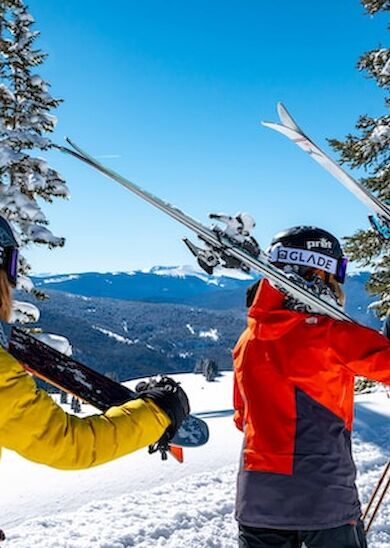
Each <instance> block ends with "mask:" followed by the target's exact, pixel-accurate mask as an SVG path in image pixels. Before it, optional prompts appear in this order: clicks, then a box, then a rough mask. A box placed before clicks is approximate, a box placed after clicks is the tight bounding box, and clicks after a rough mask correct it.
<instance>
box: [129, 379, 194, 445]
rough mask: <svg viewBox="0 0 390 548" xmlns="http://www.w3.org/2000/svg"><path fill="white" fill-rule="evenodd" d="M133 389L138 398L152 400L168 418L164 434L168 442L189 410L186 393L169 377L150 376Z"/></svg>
mask: <svg viewBox="0 0 390 548" xmlns="http://www.w3.org/2000/svg"><path fill="white" fill-rule="evenodd" d="M135 390H136V392H138V393H139V395H140V398H142V399H150V400H152V401H153V402H154V403H155V404H156V405H158V407H160V408H161V409H162V410H163V411H164V412H165V413H166V414H167V415H168V417H169V418H170V420H171V424H170V425H169V427H168V428H167V430H166V432H165V434H164V437H165V440H166V441H168V442H169V441H170V440H171V439H172V438H173V437H174V435H175V434H176V432H177V431H178V429H179V428H180V425H181V423H182V422H183V420H184V419H185V418H186V416H187V415H188V414H189V412H190V404H189V401H188V398H187V394H186V393H185V392H184V390H183V389H182V388H181V386H180V385H179V383H178V382H175V381H174V380H173V379H171V378H170V377H159V378H151V379H150V380H149V381H148V382H146V381H141V382H139V383H138V384H137V386H136V387H135Z"/></svg>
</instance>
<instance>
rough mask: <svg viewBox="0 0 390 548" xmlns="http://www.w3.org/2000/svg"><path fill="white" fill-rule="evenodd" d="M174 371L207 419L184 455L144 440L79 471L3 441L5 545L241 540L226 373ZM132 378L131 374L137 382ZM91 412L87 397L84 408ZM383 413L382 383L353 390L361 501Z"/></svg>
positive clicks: (215, 544)
mask: <svg viewBox="0 0 390 548" xmlns="http://www.w3.org/2000/svg"><path fill="white" fill-rule="evenodd" d="M174 377H175V379H176V380H179V381H181V382H182V384H183V387H184V389H185V390H187V392H188V393H189V395H190V401H191V407H192V411H193V412H197V413H200V415H201V416H202V417H203V418H204V419H205V420H207V422H208V424H209V427H210V441H209V443H208V444H207V446H205V447H201V448H197V449H192V450H191V449H189V450H186V451H185V462H184V464H179V463H177V462H176V461H175V460H174V459H172V458H170V459H169V460H168V461H166V462H162V461H161V460H160V458H159V457H158V456H157V455H148V454H147V452H146V450H142V451H138V452H137V453H134V454H132V455H129V456H127V457H123V458H122V459H119V460H117V461H115V462H113V463H110V464H106V465H103V466H100V467H96V468H93V469H90V470H85V471H81V472H69V471H68V472H64V471H57V470H52V469H50V468H48V467H45V466H41V465H37V464H34V463H30V462H28V461H26V460H24V459H22V458H21V457H19V456H18V455H16V454H15V453H12V452H10V451H7V450H4V451H3V459H2V462H1V463H0V484H1V486H2V489H1V497H0V516H1V526H2V528H3V529H4V530H5V533H6V535H7V538H8V540H7V541H6V542H5V543H4V544H3V546H4V548H8V547H10V548H25V547H26V545H27V544H28V545H29V546H36V547H38V548H54V547H56V548H61V547H63V548H65V547H66V548H87V547H91V546H94V547H96V548H125V547H130V546H133V547H137V548H150V547H152V546H153V547H154V546H156V547H160V546H164V547H168V548H182V547H183V546H188V547H191V548H207V547H209V548H233V547H236V546H237V526H236V523H235V520H234V496H235V481H236V472H237V466H238V460H239V454H240V445H241V440H242V435H241V433H240V432H238V431H237V430H236V429H235V428H234V426H233V421H232V416H231V415H232V411H231V398H232V373H231V372H224V373H222V375H221V376H220V377H218V378H217V379H216V381H215V382H212V383H208V382H207V381H206V380H205V379H204V377H203V376H202V375H193V374H181V375H175V376H174ZM136 382H137V381H136V380H135V381H132V382H130V383H127V384H128V385H129V386H130V387H131V388H134V385H135V384H136ZM65 407H66V409H67V410H69V406H68V405H65ZM90 412H92V408H91V407H89V406H84V405H83V413H90ZM389 419H390V400H389V399H388V398H387V396H386V394H385V393H384V392H377V393H375V394H365V395H361V396H358V397H357V398H356V420H355V433H354V436H353V450H354V456H355V460H356V463H357V467H358V487H359V491H360V495H361V498H362V501H363V503H364V504H365V503H366V502H367V500H368V498H369V495H370V493H371V491H372V489H373V487H374V485H375V484H376V482H377V481H378V478H379V476H380V474H381V472H382V470H383V466H384V465H385V464H386V462H387V460H388V458H389V455H390V423H389ZM389 498H390V497H389ZM26 539H28V542H27V543H26ZM369 543H370V548H388V547H389V546H390V500H386V501H385V502H384V505H383V507H382V508H381V510H380V513H379V514H378V517H377V518H376V521H375V523H374V525H373V527H372V532H371V534H370V537H369Z"/></svg>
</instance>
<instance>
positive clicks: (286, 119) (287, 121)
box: [276, 101, 301, 133]
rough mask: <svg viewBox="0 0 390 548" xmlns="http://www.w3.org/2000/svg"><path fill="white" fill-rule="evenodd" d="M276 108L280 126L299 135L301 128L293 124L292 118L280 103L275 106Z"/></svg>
mask: <svg viewBox="0 0 390 548" xmlns="http://www.w3.org/2000/svg"><path fill="white" fill-rule="evenodd" d="M276 108H277V111H278V115H279V118H280V121H281V122H282V124H283V125H284V126H286V127H288V128H290V129H294V130H295V131H299V132H300V133H301V128H300V127H299V126H298V124H297V123H296V122H295V120H294V118H293V117H292V116H291V114H290V113H289V111H288V110H287V108H286V107H285V106H284V104H283V103H282V102H281V101H280V102H279V103H278V104H277V107H276Z"/></svg>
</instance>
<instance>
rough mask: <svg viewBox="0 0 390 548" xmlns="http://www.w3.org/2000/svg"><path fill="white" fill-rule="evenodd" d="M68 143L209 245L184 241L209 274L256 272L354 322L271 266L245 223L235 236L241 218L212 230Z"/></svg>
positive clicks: (322, 309)
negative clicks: (230, 270)
mask: <svg viewBox="0 0 390 548" xmlns="http://www.w3.org/2000/svg"><path fill="white" fill-rule="evenodd" d="M66 141H67V143H68V144H69V145H70V146H71V147H72V148H69V147H66V146H61V145H54V147H55V148H56V149H58V150H60V151H61V152H63V153H65V154H69V155H71V156H73V157H74V158H77V159H78V160H80V161H81V162H84V163H85V164H88V165H89V166H91V167H92V168H94V169H95V170H97V171H99V172H100V173H102V174H103V175H105V176H106V177H108V178H110V179H113V180H114V181H116V182H117V183H119V184H120V185H122V186H123V187H125V188H126V189H127V190H129V191H131V192H133V193H134V194H136V195H137V196H139V197H140V198H142V199H143V200H145V201H147V202H149V203H150V204H151V205H153V206H154V207H156V208H158V209H160V210H161V211H163V212H164V213H166V214H167V215H169V216H170V217H172V218H173V219H175V220H176V221H178V222H179V223H181V224H183V225H184V226H186V227H187V228H189V229H190V230H192V231H193V232H195V234H196V235H197V236H198V237H199V238H200V240H201V241H202V242H203V244H206V248H205V249H202V248H200V247H198V246H196V245H195V244H193V243H191V242H189V240H187V239H185V240H184V241H185V243H186V245H187V247H188V248H189V249H190V251H191V252H192V253H193V255H195V257H196V258H197V260H198V263H199V265H200V266H201V267H202V268H203V269H204V270H206V272H208V273H209V274H210V273H211V272H212V270H213V268H214V267H216V266H218V265H220V266H223V267H225V268H239V269H241V270H244V271H246V272H248V271H249V270H254V271H256V272H259V273H260V274H262V275H264V276H265V277H267V278H268V279H270V280H272V281H273V282H274V283H275V284H276V285H277V286H278V287H279V288H281V289H282V290H283V291H285V292H287V293H288V294H289V295H291V296H292V297H293V298H295V299H297V300H299V301H300V302H302V303H303V304H305V305H307V306H308V307H310V308H311V309H312V310H313V311H314V312H316V313H320V314H327V315H328V316H330V317H332V318H334V319H337V320H345V321H352V320H351V318H350V317H349V316H348V314H346V313H345V312H343V311H342V310H341V309H339V308H337V307H336V306H333V304H331V303H330V302H327V301H325V300H322V299H321V298H320V297H319V296H317V295H316V294H314V293H311V292H310V291H309V290H308V289H307V288H305V287H304V286H301V285H298V284H297V283H295V282H294V281H293V280H291V279H290V278H288V277H287V276H286V275H285V274H284V273H283V272H282V271H281V270H279V269H277V268H276V267H275V266H274V265H273V264H272V263H270V262H269V261H268V259H267V257H266V255H265V253H264V252H263V251H262V250H261V249H260V247H259V246H258V244H257V242H256V240H255V239H254V238H253V237H252V236H250V235H249V234H248V235H247V236H246V235H245V233H247V232H248V230H244V228H247V227H246V225H245V222H244V221H242V219H241V224H242V227H243V230H242V231H241V232H240V233H239V234H238V235H237V237H235V235H234V234H233V232H232V227H233V226H234V227H236V226H240V219H239V217H240V216H236V217H235V218H232V217H230V216H228V215H223V214H212V215H210V217H211V218H214V219H216V220H217V221H218V220H221V221H222V222H224V223H225V224H226V228H225V229H223V228H220V227H218V226H213V227H212V228H208V227H206V226H205V225H203V224H202V223H200V222H198V221H196V220H195V219H194V218H192V217H190V216H189V215H187V214H186V213H184V212H183V211H181V210H180V209H178V208H177V207H175V206H173V205H171V204H169V203H168V202H165V201H164V200H162V199H161V198H158V197H156V196H153V194H151V193H150V192H148V191H146V190H144V189H142V188H141V187H139V186H138V185H136V184H135V183H133V182H131V181H130V180H128V179H126V178H125V177H123V176H122V175H119V174H118V173H116V172H115V171H113V170H112V169H110V168H108V167H106V166H105V165H103V164H101V163H100V162H98V161H97V160H96V159H95V158H94V157H93V156H91V155H90V154H88V153H87V152H85V151H84V150H83V149H81V148H80V147H79V146H78V145H76V144H75V143H74V142H72V141H71V140H70V139H68V138H67V139H66ZM247 224H248V223H247Z"/></svg>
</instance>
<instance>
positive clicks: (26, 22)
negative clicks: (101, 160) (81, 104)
mask: <svg viewBox="0 0 390 548" xmlns="http://www.w3.org/2000/svg"><path fill="white" fill-rule="evenodd" d="M33 24H34V19H33V17H32V16H31V15H30V14H29V13H28V11H27V7H26V6H25V5H24V2H23V0H2V1H1V2H0V213H1V215H3V216H5V217H6V218H7V219H8V220H9V221H10V222H11V224H12V226H13V228H14V230H15V233H16V235H17V236H18V238H19V240H20V244H21V247H22V248H23V247H26V246H27V245H31V244H43V245H46V246H48V247H49V248H54V247H57V246H63V245H64V239H63V238H61V237H57V236H54V235H53V233H52V232H51V231H50V230H49V228H48V224H49V221H48V219H47V218H46V216H45V215H44V213H43V211H42V209H41V207H40V205H39V203H38V200H39V199H41V200H43V201H45V202H52V201H53V199H54V198H57V197H59V198H66V197H68V189H67V187H66V184H65V181H64V180H63V178H62V177H61V175H60V174H59V173H58V172H57V171H56V170H55V169H53V168H51V167H50V166H49V165H48V163H47V162H46V161H45V160H43V159H42V158H40V157H38V156H35V155H34V154H33V151H34V150H38V151H39V150H40V151H44V150H47V149H48V148H49V147H50V145H51V141H50V139H49V138H48V136H47V134H49V133H51V132H52V131H53V130H54V127H55V124H56V118H55V116H53V115H52V114H51V113H50V112H51V111H52V110H53V109H54V108H56V107H57V106H58V105H59V104H60V102H61V100H60V99H55V98H53V97H52V96H51V95H50V93H49V87H50V86H49V84H48V83H47V82H46V81H45V80H43V79H42V78H41V77H40V76H39V75H38V74H37V72H36V70H37V67H38V66H39V65H41V64H42V63H43V61H44V60H45V57H46V54H45V53H43V52H42V51H41V50H39V49H37V48H36V47H35V41H36V39H37V37H38V36H39V32H38V31H36V30H32V26H33ZM29 270H30V265H29V264H28V263H27V261H26V260H25V259H24V258H22V261H21V274H26V273H28V271H29ZM37 293H38V292H37Z"/></svg>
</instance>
